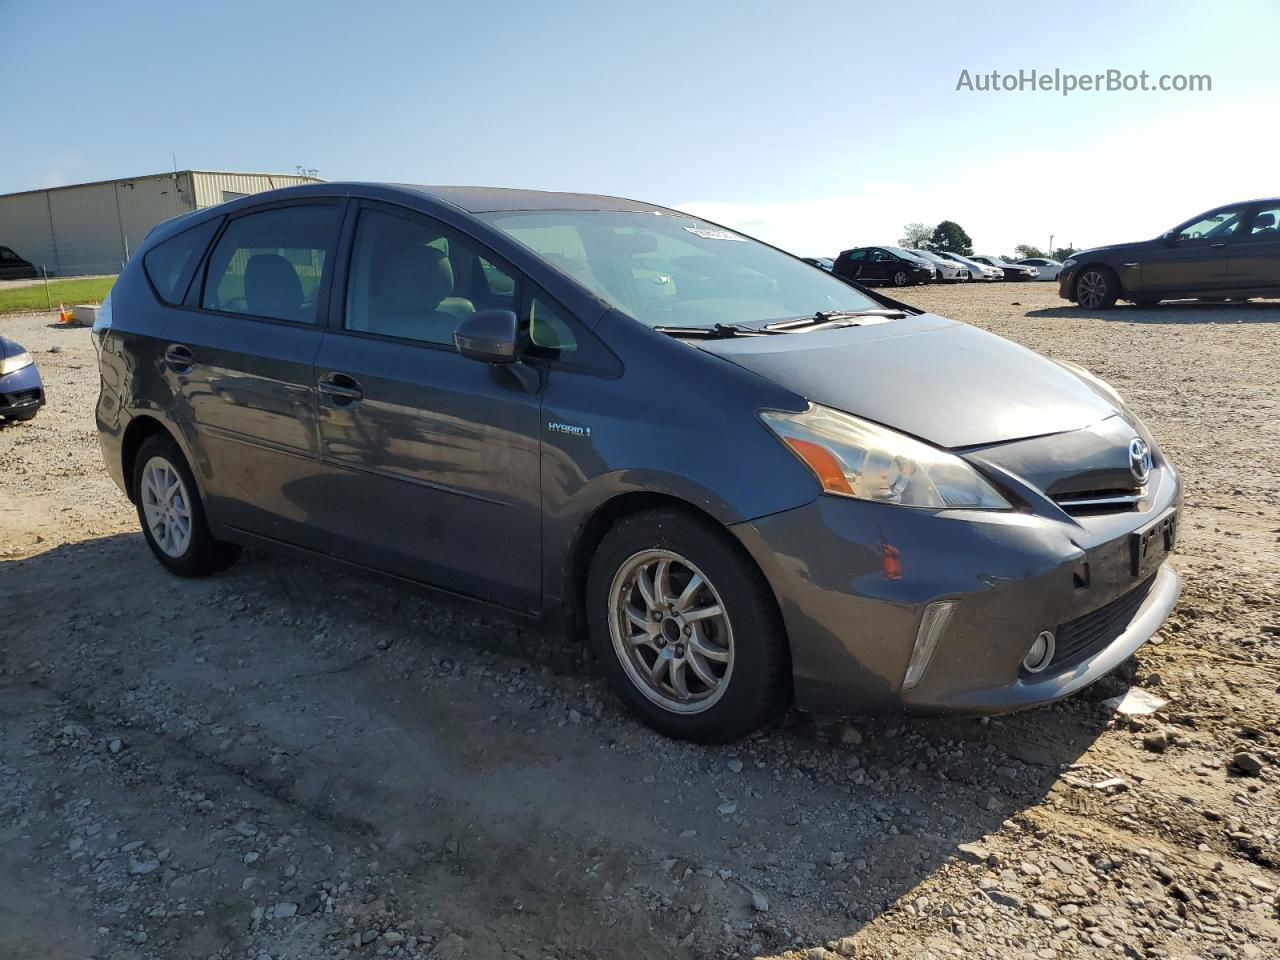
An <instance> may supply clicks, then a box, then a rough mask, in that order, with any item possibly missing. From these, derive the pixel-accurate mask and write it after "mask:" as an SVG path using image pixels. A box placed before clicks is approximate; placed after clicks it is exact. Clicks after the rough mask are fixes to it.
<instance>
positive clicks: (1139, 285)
mask: <svg viewBox="0 0 1280 960" xmlns="http://www.w3.org/2000/svg"><path fill="white" fill-rule="evenodd" d="M1246 209H1247V208H1246V207H1245V206H1243V205H1242V206H1239V207H1228V208H1225V209H1222V210H1215V211H1213V212H1212V213H1209V214H1206V215H1204V216H1202V217H1197V218H1196V219H1195V220H1192V221H1190V222H1189V223H1185V224H1183V225H1182V226H1181V227H1178V228H1177V229H1176V230H1174V231H1171V233H1170V235H1169V239H1168V240H1163V241H1160V242H1157V243H1154V244H1153V245H1152V247H1151V248H1150V249H1149V250H1145V251H1142V252H1139V253H1134V254H1133V257H1132V261H1131V262H1133V263H1134V264H1136V269H1135V268H1134V267H1129V266H1128V264H1122V265H1121V267H1120V271H1119V272H1120V279H1121V282H1122V283H1123V284H1124V285H1125V289H1126V290H1133V291H1148V292H1153V293H1155V292H1160V293H1186V294H1188V295H1190V294H1195V293H1200V292H1205V291H1208V292H1212V291H1216V290H1227V289H1229V288H1230V286H1231V280H1230V278H1229V275H1228V273H1229V262H1230V261H1229V246H1230V244H1231V243H1232V242H1233V240H1234V239H1235V236H1236V231H1237V230H1238V229H1239V228H1240V226H1241V223H1242V222H1243V219H1244V215H1245V213H1246ZM1134 273H1138V274H1139V277H1138V278H1137V279H1135V278H1134V276H1133V275H1134Z"/></svg>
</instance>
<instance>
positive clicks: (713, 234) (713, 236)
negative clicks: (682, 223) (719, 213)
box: [685, 227, 747, 243]
mask: <svg viewBox="0 0 1280 960" xmlns="http://www.w3.org/2000/svg"><path fill="white" fill-rule="evenodd" d="M685 229H686V230H688V231H689V232H690V233H692V234H693V235H694V236H695V237H702V239H704V240H737V241H738V242H739V243H746V242H747V240H746V238H745V237H740V236H738V235H737V234H736V233H730V232H729V231H728V230H710V229H708V228H707V227H685Z"/></svg>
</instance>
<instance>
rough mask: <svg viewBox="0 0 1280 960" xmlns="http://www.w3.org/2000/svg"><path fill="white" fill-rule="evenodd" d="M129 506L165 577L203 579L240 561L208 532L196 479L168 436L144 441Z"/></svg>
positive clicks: (230, 546) (234, 548)
mask: <svg viewBox="0 0 1280 960" xmlns="http://www.w3.org/2000/svg"><path fill="white" fill-rule="evenodd" d="M133 501H134V503H135V504H137V507H138V520H139V521H141V523H142V535H143V537H145V538H146V541H147V546H148V547H150V548H151V552H152V553H153V554H155V557H156V559H157V560H159V561H160V563H161V564H162V565H163V566H164V567H165V569H167V570H168V571H169V572H170V573H176V574H177V575H178V576H180V577H202V576H207V575H208V574H211V573H216V572H217V571H219V570H223V569H225V568H226V567H229V566H230V565H231V564H232V563H234V562H235V561H236V558H238V557H239V556H240V548H239V547H238V546H236V545H234V544H230V543H223V542H222V541H220V540H215V539H214V537H213V534H212V533H210V532H209V525H208V523H207V522H206V521H205V516H204V504H203V503H201V501H200V493H199V490H198V489H197V487H196V481H195V477H194V476H192V474H191V468H190V467H189V466H187V460H186V458H185V457H184V456H183V455H182V451H181V450H180V449H178V445H177V444H176V443H174V441H173V439H172V438H171V437H169V436H168V435H167V434H160V433H157V434H155V435H153V436H151V437H148V438H147V439H146V440H145V441H143V444H142V447H141V449H139V451H138V457H137V459H136V460H135V461H134V468H133Z"/></svg>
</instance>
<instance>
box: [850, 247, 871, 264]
mask: <svg viewBox="0 0 1280 960" xmlns="http://www.w3.org/2000/svg"><path fill="white" fill-rule="evenodd" d="M848 259H849V260H851V261H853V262H854V263H861V262H862V261H863V260H865V259H867V251H865V250H853V251H851V252H850V253H849V255H848Z"/></svg>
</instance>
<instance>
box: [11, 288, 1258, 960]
mask: <svg viewBox="0 0 1280 960" xmlns="http://www.w3.org/2000/svg"><path fill="white" fill-rule="evenodd" d="M903 296H904V298H905V299H907V300H909V301H912V302H914V303H918V304H920V305H921V306H925V307H928V308H930V309H933V310H936V311H938V312H940V313H945V314H948V315H950V316H954V317H957V318H959V319H962V320H966V321H969V322H971V323H975V324H977V325H979V326H982V327H984V328H987V329H990V330H993V331H995V332H997V333H1000V334H1003V335H1005V336H1008V337H1011V338H1013V339H1015V340H1017V341H1020V342H1022V343H1025V344H1027V345H1029V346H1031V347H1034V348H1036V349H1038V350H1041V351H1043V352H1045V353H1047V354H1049V355H1051V356H1055V357H1060V358H1064V359H1070V360H1074V361H1077V362H1079V363H1082V364H1084V365H1085V366H1086V367H1089V368H1090V369H1092V370H1094V371H1096V372H1097V373H1099V374H1100V375H1102V376H1103V377H1105V378H1107V379H1108V380H1110V381H1111V382H1112V383H1114V384H1115V385H1116V386H1117V387H1118V388H1119V389H1120V390H1121V392H1122V393H1124V394H1125V396H1126V397H1127V398H1128V400H1129V401H1130V403H1131V405H1132V406H1133V407H1134V408H1136V410H1138V411H1139V412H1140V413H1141V414H1142V415H1143V416H1144V417H1146V418H1147V421H1148V423H1149V424H1150V426H1151V428H1152V430H1153V431H1154V433H1155V434H1156V436H1157V437H1158V438H1159V439H1160V440H1161V442H1162V443H1163V445H1164V447H1165V450H1166V451H1167V452H1168V454H1169V455H1170V457H1171V458H1172V459H1173V460H1174V461H1175V462H1176V463H1177V464H1178V465H1179V466H1180V467H1181V468H1182V470H1183V473H1184V477H1185V479H1186V483H1187V495H1186V509H1185V515H1184V518H1183V523H1182V528H1181V544H1180V547H1179V550H1178V556H1177V558H1176V562H1177V565H1178V566H1179V568H1180V569H1181V570H1182V572H1183V573H1184V575H1185V578H1186V583H1187V585H1186V591H1185V593H1184V595H1183V599H1182V602H1181V604H1180V606H1179V607H1178V610H1177V612H1176V613H1175V615H1174V616H1173V618H1172V619H1171V620H1170V621H1169V623H1168V624H1167V625H1166V628H1165V629H1164V630H1163V631H1162V632H1161V634H1160V635H1159V636H1158V637H1157V638H1156V640H1155V642H1153V643H1152V644H1149V645H1148V646H1147V647H1146V648H1144V649H1143V650H1142V651H1141V652H1140V654H1139V655H1138V657H1137V658H1136V661H1134V662H1132V663H1131V664H1130V665H1128V667H1127V669H1126V670H1125V671H1124V672H1123V676H1122V677H1113V678H1108V679H1107V680H1106V681H1103V683H1102V684H1100V685H1099V687H1096V688H1094V689H1093V690H1091V691H1087V692H1086V695H1083V696H1079V697H1076V698H1073V699H1071V700H1069V701H1067V702H1064V703H1062V704H1058V705H1055V706H1052V707H1048V708H1044V709H1039V710H1033V711H1028V712H1026V713H1022V714H1018V715H1015V716H1009V717H1002V718H995V719H991V720H988V721H982V720H976V719H962V720H956V719H950V720H906V721H903V720H899V721H855V722H852V723H843V722H835V721H832V722H826V721H819V720H815V719H814V718H810V717H805V716H803V715H799V714H795V713H793V714H791V715H789V716H788V717H786V718H785V720H784V721H783V722H781V723H780V724H779V725H778V726H776V727H775V728H773V729H770V730H767V731H766V732H764V733H762V734H760V735H758V736H755V737H753V738H750V739H748V740H746V741H744V742H742V743H739V744H736V745H733V746H727V747H716V748H705V747H696V746H690V745H687V744H682V743H675V742H672V741H669V740H665V739H663V738H661V737H659V736H657V735H655V734H653V733H650V732H648V731H647V730H646V729H644V728H642V727H640V726H639V725H637V724H636V723H635V722H633V721H632V720H631V719H629V718H628V717H627V716H625V715H624V714H623V713H622V712H621V711H620V709H619V708H618V705H617V704H616V703H615V701H614V699H613V698H612V697H611V696H610V694H609V693H608V692H607V690H606V689H605V688H604V687H603V686H602V684H601V683H600V682H599V680H598V679H597V678H596V675H595V672H594V670H593V669H592V667H591V665H590V664H589V663H584V662H583V653H582V649H581V648H580V647H579V646H578V645H577V644H576V643H575V642H573V641H571V640H569V639H567V638H564V637H560V636H543V635H541V634H539V633H538V632H536V631H533V630H531V629H529V628H528V626H525V625H519V624H512V623H510V622H507V621H505V620H502V619H499V618H497V617H495V616H493V615H492V614H490V613H487V612H483V611H477V610H476V609H475V608H472V607H468V606H464V605H461V604H458V603H454V602H446V601H442V600H440V599H438V598H435V597H432V596H430V595H427V594H425V593H419V592H413V591H409V590H406V589H403V588H400V587H394V586H388V585H384V584H382V583H381V582H378V581H375V580H372V579H363V578H359V577H353V576H351V575H349V574H346V573H340V572H337V573H336V572H334V571H333V570H331V569H327V568H322V567H319V566H312V565H309V564H306V563H302V562H299V561H297V560H295V559H292V558H288V557H282V556H276V555H270V554H266V553H257V552H249V553H247V554H246V556H245V558H244V559H243V560H242V561H241V562H240V563H239V564H238V565H236V566H235V567H233V568H232V569H231V570H229V571H228V572H227V573H225V574H223V575H220V576H217V577H214V578H211V579H208V580H202V581H180V580H177V579H174V578H172V577H170V576H168V575H166V574H165V573H164V572H163V571H162V570H161V568H160V567H159V566H158V565H157V564H156V563H155V562H154V560H153V559H152V558H151V556H150V555H149V553H148V552H147V550H146V547H145V545H144V544H143V542H142V539H141V537H140V536H139V534H138V533H137V532H136V531H137V521H136V518H135V516H134V514H133V511H132V509H131V507H130V506H129V504H128V503H127V502H126V500H125V498H124V497H123V496H122V495H121V494H120V493H119V491H117V489H116V488H115V487H114V486H113V485H112V483H111V481H110V480H109V479H108V478H107V477H106V475H105V473H104V472H103V469H102V466H101V462H100V456H99V451H98V445H97V440H96V435H95V432H94V427H93V419H92V409H93V402H94V399H95V395H96V391H97V379H96V374H95V369H96V367H95V361H94V356H93V351H92V347H91V344H90V340H89V333H88V331H86V330H83V329H65V328H58V327H56V326H53V325H50V323H49V318H48V317H47V316H44V315H40V316H34V315H25V316H5V317H0V331H2V332H4V333H6V334H9V335H11V336H14V337H15V338H16V339H18V340H19V341H20V342H22V343H24V344H25V345H26V346H27V347H28V348H29V349H30V350H31V351H32V352H33V353H34V354H35V355H36V357H37V360H38V362H39V363H40V365H41V368H42V370H43V372H44V375H45V378H46V381H47V384H48V387H49V396H50V404H49V406H48V408H47V409H45V410H44V411H43V412H42V413H41V414H40V416H39V417H37V418H36V420H34V421H33V422H31V423H29V424H22V425H16V426H5V427H0V877H3V878H4V879H3V881H2V882H0V956H3V957H6V958H7V957H14V958H28V957H57V958H84V957H95V958H98V960H107V958H114V960H126V958H136V960H147V958H178V957H181V958H186V957H192V958H220V960H230V958H240V957H243V958H247V960H265V958H273V960H282V958H300V960H311V958H328V957H344V958H345V957H384V956H385V957H404V958H418V957H431V958H440V960H445V958H462V957H466V958H489V957H510V958H527V960H546V958H566V960H568V958H581V960H595V958H619V960H621V958H627V960H636V958H669V957H676V958H681V957H688V958H711V957H750V956H754V955H764V956H784V957H788V958H794V957H804V958H806V960H810V958H822V957H832V956H835V955H839V956H858V957H875V958H885V960H889V958H892V960H898V958H922V957H934V958H943V957H947V956H963V957H968V958H972V957H991V958H1010V960H1012V958H1019V960H1021V958H1026V957H1036V958H1044V960H1050V958H1055V957H1084V956H1089V957H1092V956H1110V955H1118V956H1125V957H1134V958H1141V957H1173V958H1192V957H1195V958H1200V957H1229V958H1254V957H1257V958H1273V957H1276V956H1278V955H1280V914H1278V912H1277V883H1278V882H1280V872H1278V868H1280V803H1278V802H1277V800H1278V793H1280V791H1278V789H1277V784H1278V783H1280V755H1278V754H1280V734H1278V733H1277V729H1276V724H1275V720H1274V718H1275V715H1276V711H1277V707H1278V706H1280V702H1278V701H1280V697H1278V696H1277V694H1278V693H1280V688H1278V686H1277V685H1278V684H1280V657H1278V656H1277V645H1278V644H1280V636H1278V635H1277V634H1280V596H1278V592H1277V584H1278V583H1280V549H1278V548H1277V543H1278V541H1280V426H1278V424H1280V418H1278V417H1277V401H1276V389H1275V388H1276V383H1277V380H1278V379H1280V348H1278V347H1277V343H1276V339H1275V338H1276V334H1277V332H1278V331H1280V306H1273V305H1260V304H1248V305H1230V306H1227V305H1224V306H1209V305H1182V306H1164V307H1159V308H1155V309H1148V310H1142V309H1138V308H1135V307H1120V308H1117V309H1116V310H1114V311H1110V312H1101V313H1097V314H1091V313H1088V312H1086V311H1081V310H1077V309H1074V308H1067V307H1065V306H1063V305H1062V303H1061V301H1059V300H1057V299H1056V297H1055V295H1054V287H1053V285H1052V284H1027V285H1005V284H997V285H990V286H976V285H975V286H965V287H935V288H927V289H926V288H919V289H913V290H910V291H907V292H905V293H904V294H903ZM908 386H909V385H908ZM1129 683H1135V684H1137V685H1138V686H1140V687H1142V688H1143V689H1145V690H1148V691H1150V692H1152V693H1154V694H1157V695H1158V696H1159V697H1161V698H1163V699H1165V700H1167V701H1168V703H1167V705H1166V706H1165V707H1164V708H1163V709H1161V710H1160V711H1159V712H1157V713H1156V714H1154V715H1152V716H1147V717H1135V718H1129V717H1125V716H1122V715H1119V714H1117V713H1115V712H1114V711H1113V710H1112V709H1111V708H1109V707H1108V706H1106V705H1105V704H1104V703H1102V702H1100V701H1101V699H1102V698H1103V697H1104V696H1109V695H1114V694H1117V693H1121V692H1123V691H1124V690H1125V689H1126V688H1127V687H1128V685H1129Z"/></svg>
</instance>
